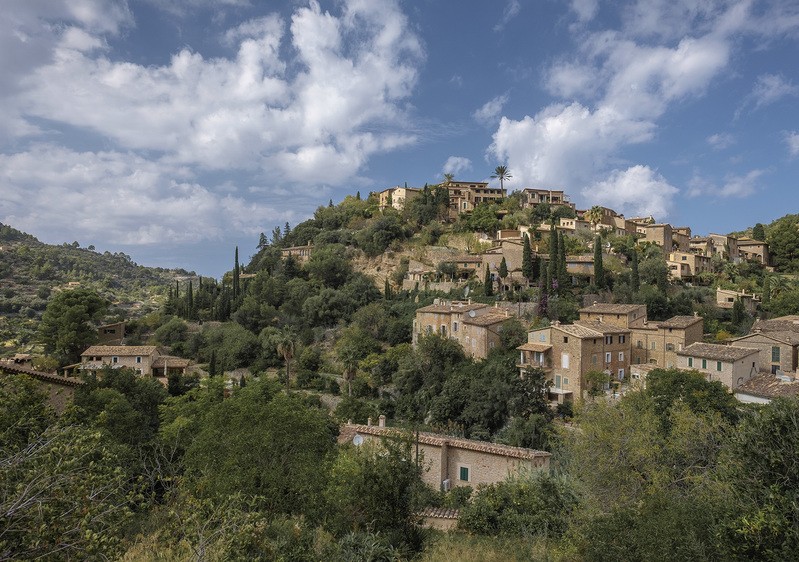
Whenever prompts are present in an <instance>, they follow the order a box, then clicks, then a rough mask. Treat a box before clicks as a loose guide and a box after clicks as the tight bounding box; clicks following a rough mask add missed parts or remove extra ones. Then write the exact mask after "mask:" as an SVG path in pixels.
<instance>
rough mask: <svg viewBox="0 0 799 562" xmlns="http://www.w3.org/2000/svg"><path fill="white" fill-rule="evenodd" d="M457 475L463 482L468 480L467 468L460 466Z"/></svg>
mask: <svg viewBox="0 0 799 562" xmlns="http://www.w3.org/2000/svg"><path fill="white" fill-rule="evenodd" d="M458 477H459V478H460V479H461V480H463V481H464V482H468V481H469V469H468V468H466V467H465V466H462V467H461V468H460V474H459V475H458Z"/></svg>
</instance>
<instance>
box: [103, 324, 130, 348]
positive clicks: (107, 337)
mask: <svg viewBox="0 0 799 562" xmlns="http://www.w3.org/2000/svg"><path fill="white" fill-rule="evenodd" d="M124 339H125V323H124V322H115V323H113V324H105V325H103V326H99V327H98V328H97V343H99V344H102V345H122V340H124Z"/></svg>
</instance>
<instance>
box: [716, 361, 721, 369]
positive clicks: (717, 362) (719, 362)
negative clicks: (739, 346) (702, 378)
mask: <svg viewBox="0 0 799 562" xmlns="http://www.w3.org/2000/svg"><path fill="white" fill-rule="evenodd" d="M716 370H717V371H721V361H716Z"/></svg>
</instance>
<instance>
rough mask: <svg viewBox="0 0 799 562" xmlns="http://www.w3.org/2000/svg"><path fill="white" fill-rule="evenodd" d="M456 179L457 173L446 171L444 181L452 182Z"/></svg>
mask: <svg viewBox="0 0 799 562" xmlns="http://www.w3.org/2000/svg"><path fill="white" fill-rule="evenodd" d="M454 179H455V174H450V173H446V174H444V183H445V184H447V183H452V180H454Z"/></svg>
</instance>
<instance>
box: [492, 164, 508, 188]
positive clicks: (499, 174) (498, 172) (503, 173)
mask: <svg viewBox="0 0 799 562" xmlns="http://www.w3.org/2000/svg"><path fill="white" fill-rule="evenodd" d="M491 177H492V178H494V179H498V180H499V188H500V189H501V190H502V195H505V180H509V179H511V178H512V177H513V176H512V175H510V170H509V169H508V167H507V166H497V167H496V168H494V173H493V174H491Z"/></svg>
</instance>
